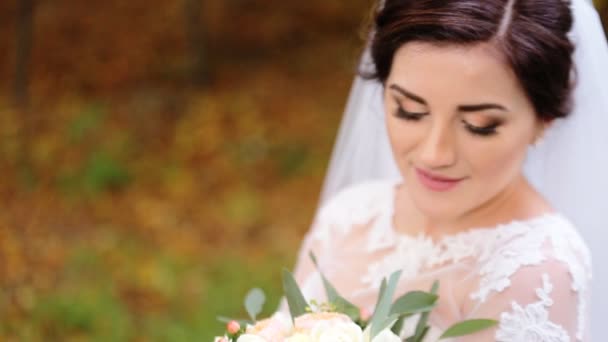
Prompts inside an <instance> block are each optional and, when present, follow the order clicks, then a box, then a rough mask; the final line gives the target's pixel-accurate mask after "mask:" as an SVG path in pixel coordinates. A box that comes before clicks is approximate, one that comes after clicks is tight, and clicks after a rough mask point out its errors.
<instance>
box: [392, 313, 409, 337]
mask: <svg viewBox="0 0 608 342" xmlns="http://www.w3.org/2000/svg"><path fill="white" fill-rule="evenodd" d="M408 317H410V315H401V316H399V319H397V322H395V324H393V327H392V328H391V331H392V332H394V333H395V334H396V335H400V334H401V330H402V329H403V322H404V321H405V319H406V318H408Z"/></svg>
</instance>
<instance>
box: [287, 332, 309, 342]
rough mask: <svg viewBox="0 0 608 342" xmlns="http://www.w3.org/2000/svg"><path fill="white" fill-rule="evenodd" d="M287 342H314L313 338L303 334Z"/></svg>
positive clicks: (294, 336) (291, 337)
mask: <svg viewBox="0 0 608 342" xmlns="http://www.w3.org/2000/svg"><path fill="white" fill-rule="evenodd" d="M285 342H313V340H312V337H310V336H309V335H306V334H303V333H296V334H295V335H293V336H290V337H288V338H286V339H285Z"/></svg>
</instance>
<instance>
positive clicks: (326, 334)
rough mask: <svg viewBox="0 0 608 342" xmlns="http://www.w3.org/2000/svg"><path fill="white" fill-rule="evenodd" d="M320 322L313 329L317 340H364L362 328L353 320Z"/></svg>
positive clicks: (340, 341) (359, 341)
mask: <svg viewBox="0 0 608 342" xmlns="http://www.w3.org/2000/svg"><path fill="white" fill-rule="evenodd" d="M332 323H333V324H331V323H328V322H320V323H319V324H318V325H316V326H315V327H314V328H313V330H312V338H313V340H314V341H315V342H363V332H362V331H361V328H360V327H359V326H358V325H356V324H355V323H352V322H346V323H343V322H341V323H338V322H332Z"/></svg>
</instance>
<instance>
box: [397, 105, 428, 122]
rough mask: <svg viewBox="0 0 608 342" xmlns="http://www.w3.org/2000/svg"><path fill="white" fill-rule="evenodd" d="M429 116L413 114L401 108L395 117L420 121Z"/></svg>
mask: <svg viewBox="0 0 608 342" xmlns="http://www.w3.org/2000/svg"><path fill="white" fill-rule="evenodd" d="M427 114H428V113H412V112H408V111H406V110H405V109H403V108H401V107H397V111H396V113H395V116H396V117H398V118H400V119H404V120H409V121H419V120H420V119H422V117H423V116H425V115H427Z"/></svg>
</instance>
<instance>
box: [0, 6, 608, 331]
mask: <svg viewBox="0 0 608 342" xmlns="http://www.w3.org/2000/svg"><path fill="white" fill-rule="evenodd" d="M372 6H373V0H356V1H325V0H309V1H303V2H302V1H270V0H265V1H264V0H262V1H260V0H258V1H254V0H224V1H218V0H215V1H207V0H147V1H144V0H129V1H125V0H106V1H82V0H1V1H0V51H2V52H3V53H2V54H0V137H1V139H0V170H1V177H2V178H1V179H0V195H1V196H0V340H3V341H43V340H44V341H89V340H93V341H195V340H196V341H210V340H212V337H213V336H214V335H215V334H218V333H219V332H220V331H222V328H223V327H222V324H220V323H218V322H217V321H216V316H217V315H226V316H235V317H244V316H245V312H244V310H243V309H242V299H243V296H244V295H245V294H246V292H247V290H249V289H250V288H252V287H255V286H258V287H261V288H263V289H264V290H265V291H266V293H267V294H268V296H269V302H268V303H267V305H266V308H265V314H269V313H271V312H272V311H274V309H275V308H276V305H277V303H278V295H279V294H280V292H281V290H280V288H281V281H280V271H281V269H282V268H283V267H287V268H291V267H293V263H294V260H295V253H296V251H297V248H298V246H299V242H300V239H301V238H302V236H303V234H304V233H305V231H306V230H307V229H308V226H309V224H310V222H311V219H312V215H313V213H314V210H315V209H316V204H317V196H318V193H319V191H320V187H321V183H322V179H323V175H324V172H325V168H326V165H327V162H328V160H329V156H330V152H331V148H332V144H333V140H334V138H335V134H336V130H337V127H338V124H339V121H340V119H341V114H342V111H343V106H344V104H345V101H346V98H347V94H348V90H349V87H350V84H351V81H352V78H353V74H354V72H355V69H356V64H357V60H358V56H359V53H360V52H361V49H362V45H363V40H362V38H361V37H362V36H363V35H362V32H363V30H364V22H365V19H366V18H367V16H368V13H369V12H370V9H371V7H372ZM596 6H597V8H598V9H599V10H600V12H601V13H602V15H603V18H608V1H606V0H604V1H596ZM605 22H606V21H605Z"/></svg>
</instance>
